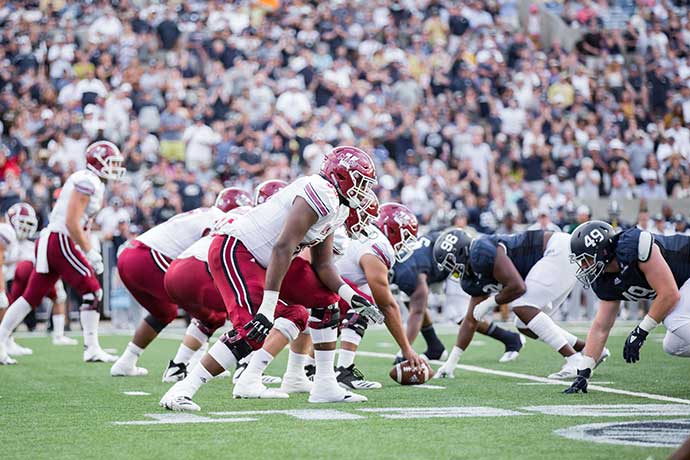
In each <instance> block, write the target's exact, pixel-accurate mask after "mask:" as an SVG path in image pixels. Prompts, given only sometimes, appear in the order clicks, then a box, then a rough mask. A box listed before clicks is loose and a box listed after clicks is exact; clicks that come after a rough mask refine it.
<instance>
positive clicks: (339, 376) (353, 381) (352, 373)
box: [335, 364, 382, 390]
mask: <svg viewBox="0 0 690 460" xmlns="http://www.w3.org/2000/svg"><path fill="white" fill-rule="evenodd" d="M335 378H336V380H338V384H339V385H340V386H341V387H343V388H345V389H346V390H375V389H377V388H381V386H382V385H381V384H380V383H379V382H372V381H368V380H365V379H364V374H362V371H360V370H359V369H357V368H356V367H355V365H354V364H352V365H350V366H349V367H343V366H341V367H337V368H336V369H335Z"/></svg>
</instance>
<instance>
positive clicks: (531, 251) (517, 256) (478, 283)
mask: <svg viewBox="0 0 690 460" xmlns="http://www.w3.org/2000/svg"><path fill="white" fill-rule="evenodd" d="M544 233H545V232H544V231H543V230H530V231H527V232H521V233H516V234H513V235H489V236H482V237H480V238H478V239H476V240H474V241H473V242H472V245H471V246H470V262H469V268H470V270H466V271H465V274H464V276H463V277H462V283H461V286H462V290H463V291H465V292H466V293H468V294H469V295H471V296H473V297H479V296H484V295H488V294H492V293H493V294H495V293H497V292H500V291H501V289H503V286H502V285H501V284H499V282H498V281H496V279H495V278H494V275H493V273H494V262H495V261H496V248H497V247H498V245H501V246H503V247H504V248H505V250H506V254H507V255H508V258H509V259H510V260H511V261H512V262H513V265H515V268H516V269H517V271H518V272H519V273H520V276H522V278H523V279H525V278H526V277H527V274H528V273H529V271H530V270H531V269H532V267H534V264H536V263H537V262H538V261H539V260H540V259H541V258H542V257H543V256H544Z"/></svg>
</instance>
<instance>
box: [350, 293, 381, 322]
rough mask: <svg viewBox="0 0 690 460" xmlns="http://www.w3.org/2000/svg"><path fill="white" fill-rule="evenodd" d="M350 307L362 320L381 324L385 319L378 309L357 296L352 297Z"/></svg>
mask: <svg viewBox="0 0 690 460" xmlns="http://www.w3.org/2000/svg"><path fill="white" fill-rule="evenodd" d="M350 307H352V309H353V310H354V311H355V313H358V314H359V315H360V316H362V317H363V318H366V319H367V320H368V321H369V322H373V323H376V324H381V323H383V320H384V319H385V318H384V316H383V313H381V310H379V307H377V306H376V305H374V304H372V303H371V302H369V301H368V300H367V299H365V298H364V297H362V296H361V295H359V294H355V295H353V296H352V300H351V301H350Z"/></svg>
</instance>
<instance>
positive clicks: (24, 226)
mask: <svg viewBox="0 0 690 460" xmlns="http://www.w3.org/2000/svg"><path fill="white" fill-rule="evenodd" d="M5 220H6V222H7V223H5V224H0V240H2V241H1V242H0V253H1V254H0V257H2V265H3V269H2V276H3V277H4V278H5V281H6V282H7V290H8V291H9V293H6V292H5V291H3V292H2V293H0V302H2V305H0V319H2V316H3V314H4V312H5V310H4V309H3V308H7V306H8V305H9V303H12V302H14V301H15V300H17V299H18V298H19V296H21V295H22V294H23V293H24V289H26V285H27V283H28V282H29V277H30V276H31V272H32V270H33V269H34V261H35V260H36V255H35V248H36V244H35V243H34V242H33V241H31V240H30V238H31V237H32V236H33V235H34V234H35V233H36V230H37V229H38V219H37V218H36V211H34V208H32V207H31V206H30V205H29V204H28V203H16V204H13V205H12V206H11V207H10V208H9V209H8V210H7V213H6V215H5ZM6 241H9V242H10V244H6V243H5V242H6ZM0 285H2V284H1V283H0ZM5 296H7V298H8V302H5V298H4V297H5ZM46 297H47V298H49V299H50V300H51V301H52V303H53V308H52V320H53V333H52V340H53V345H76V344H77V341H76V340H74V339H72V338H70V337H66V336H65V300H66V299H67V294H66V293H65V288H64V286H63V285H62V281H61V280H58V281H57V282H56V283H55V286H53V287H52V288H51V289H50V290H49V291H48V293H47V294H46ZM7 354H8V355H10V356H21V355H27V354H32V350H31V349H29V348H26V347H22V346H19V345H17V344H16V343H15V342H14V340H13V339H12V336H10V340H9V342H8V344H7Z"/></svg>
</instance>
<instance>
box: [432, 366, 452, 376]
mask: <svg viewBox="0 0 690 460" xmlns="http://www.w3.org/2000/svg"><path fill="white" fill-rule="evenodd" d="M434 378H435V379H454V378H455V366H450V365H449V364H448V363H445V364H444V365H443V366H441V367H439V368H438V370H437V371H436V373H435V374H434Z"/></svg>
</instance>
